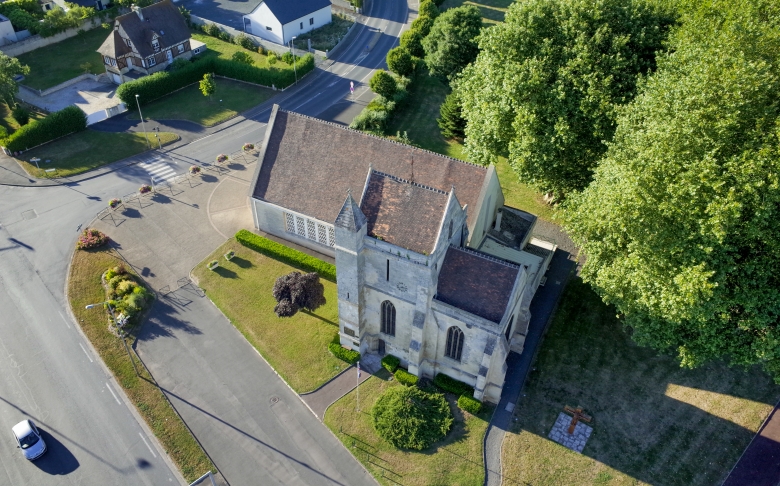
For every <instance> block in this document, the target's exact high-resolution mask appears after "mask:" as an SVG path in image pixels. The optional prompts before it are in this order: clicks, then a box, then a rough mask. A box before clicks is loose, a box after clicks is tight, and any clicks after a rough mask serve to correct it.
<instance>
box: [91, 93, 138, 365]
mask: <svg viewBox="0 0 780 486" xmlns="http://www.w3.org/2000/svg"><path fill="white" fill-rule="evenodd" d="M136 96H138V95H136ZM103 304H105V305H107V306H108V312H110V313H111V320H112V321H114V325H116V329H117V332H118V333H119V339H120V340H121V341H122V344H124V345H125V351H127V357H128V358H130V363H132V365H133V370H135V374H136V376H141V374H140V373H138V368H136V367H135V361H134V360H133V356H132V355H131V354H130V348H128V347H127V341H125V331H124V329H122V328H121V327H119V324H118V323H117V322H116V316H115V315H114V309H113V308H112V307H111V303H110V302H109V301H106V302H98V303H97V304H89V305H88V306H86V308H87V309H92V308H94V307H97V306H99V305H103Z"/></svg>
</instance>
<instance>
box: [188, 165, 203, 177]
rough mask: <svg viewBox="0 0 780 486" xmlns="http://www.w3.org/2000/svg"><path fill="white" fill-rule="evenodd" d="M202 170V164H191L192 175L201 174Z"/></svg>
mask: <svg viewBox="0 0 780 486" xmlns="http://www.w3.org/2000/svg"><path fill="white" fill-rule="evenodd" d="M200 170H201V169H200V166H199V165H193V166H190V174H192V175H198V174H200Z"/></svg>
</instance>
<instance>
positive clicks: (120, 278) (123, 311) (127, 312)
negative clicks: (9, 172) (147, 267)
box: [101, 265, 153, 336]
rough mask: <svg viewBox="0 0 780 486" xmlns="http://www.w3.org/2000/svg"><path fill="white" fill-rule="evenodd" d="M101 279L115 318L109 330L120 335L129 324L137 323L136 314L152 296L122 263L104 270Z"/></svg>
mask: <svg viewBox="0 0 780 486" xmlns="http://www.w3.org/2000/svg"><path fill="white" fill-rule="evenodd" d="M101 280H102V281H103V286H104V288H105V289H106V300H107V302H108V305H110V306H111V307H112V308H113V311H114V315H113V317H114V318H115V319H116V321H115V322H113V323H112V324H113V325H109V330H111V331H112V332H114V333H116V334H118V335H120V336H121V335H122V334H123V333H124V332H125V328H126V327H127V326H128V325H129V324H131V323H137V316H139V315H140V314H141V311H143V310H144V309H145V308H147V307H148V304H150V303H151V301H152V299H153V296H152V294H151V293H150V292H149V291H148V290H147V289H146V287H145V286H144V285H143V284H141V283H139V282H138V280H137V277H136V276H134V275H133V274H131V273H129V272H128V271H127V269H126V268H125V267H124V266H123V265H118V266H116V267H113V268H109V269H108V270H106V272H105V273H104V274H103V277H102V279H101Z"/></svg>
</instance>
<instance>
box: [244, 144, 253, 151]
mask: <svg viewBox="0 0 780 486" xmlns="http://www.w3.org/2000/svg"><path fill="white" fill-rule="evenodd" d="M241 149H242V150H243V151H244V152H249V151H251V150H254V149H255V144H253V143H245V144H244V145H243V146H242V147H241Z"/></svg>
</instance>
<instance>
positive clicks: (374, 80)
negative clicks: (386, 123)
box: [368, 69, 398, 99]
mask: <svg viewBox="0 0 780 486" xmlns="http://www.w3.org/2000/svg"><path fill="white" fill-rule="evenodd" d="M368 86H369V88H371V91H373V92H374V93H376V94H378V95H379V96H383V97H385V98H387V99H391V98H392V97H393V95H394V94H395V92H396V90H397V89H398V86H397V84H396V82H395V78H393V76H391V75H390V74H389V73H388V72H387V71H385V70H384V69H378V70H377V71H376V72H375V73H374V75H373V76H372V77H371V79H370V80H369V82H368Z"/></svg>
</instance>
